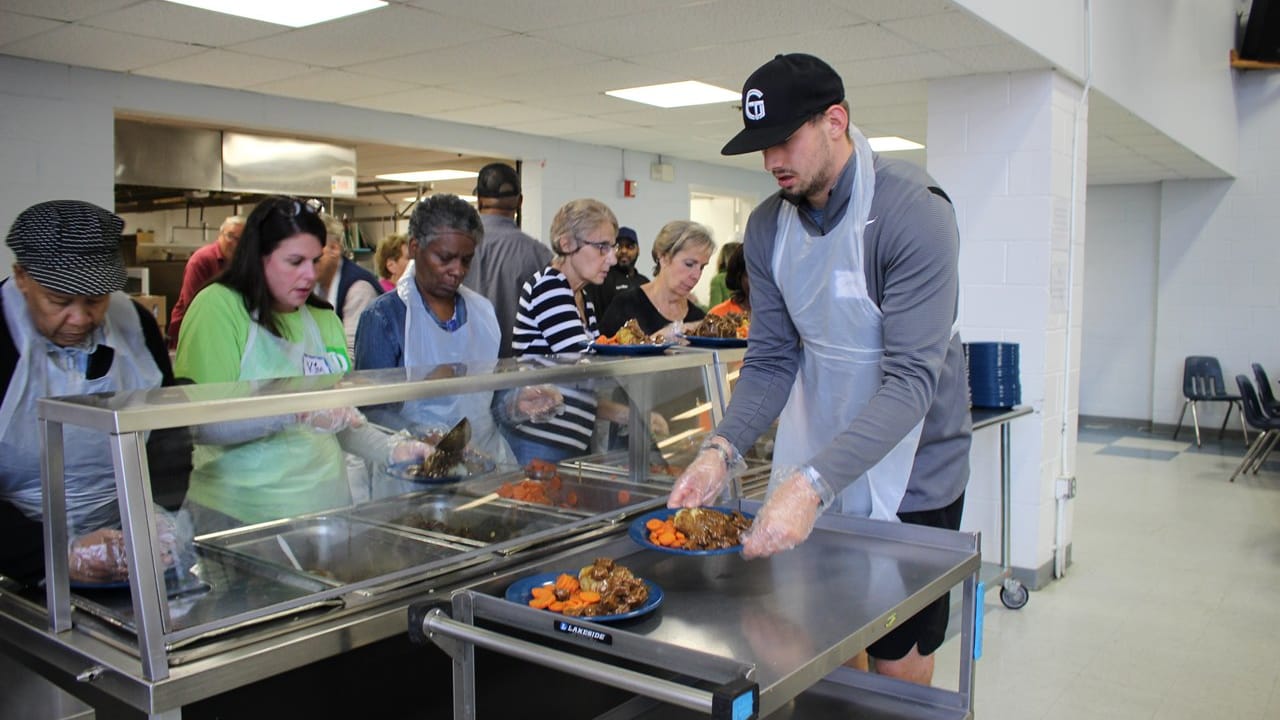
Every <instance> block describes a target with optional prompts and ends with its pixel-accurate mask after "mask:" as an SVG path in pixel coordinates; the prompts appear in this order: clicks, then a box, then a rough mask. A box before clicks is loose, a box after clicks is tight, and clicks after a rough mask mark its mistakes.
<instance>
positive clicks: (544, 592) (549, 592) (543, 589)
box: [529, 585, 555, 597]
mask: <svg viewBox="0 0 1280 720" xmlns="http://www.w3.org/2000/svg"><path fill="white" fill-rule="evenodd" d="M529 594H530V595H533V596H534V597H552V596H554V595H555V590H554V589H553V588H552V587H551V586H550V585H539V586H538V587H536V588H534V589H532V590H530V591H529Z"/></svg>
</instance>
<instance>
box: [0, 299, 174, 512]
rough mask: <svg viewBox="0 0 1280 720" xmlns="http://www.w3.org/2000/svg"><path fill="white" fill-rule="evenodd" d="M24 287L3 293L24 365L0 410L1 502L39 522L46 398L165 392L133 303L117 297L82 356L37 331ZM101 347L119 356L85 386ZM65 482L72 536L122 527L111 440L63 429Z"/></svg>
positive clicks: (101, 434)
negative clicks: (42, 403)
mask: <svg viewBox="0 0 1280 720" xmlns="http://www.w3.org/2000/svg"><path fill="white" fill-rule="evenodd" d="M16 286H17V283H15V282H13V281H9V282H6V283H4V284H3V285H0V292H2V293H3V295H4V313H5V320H6V321H7V322H8V324H9V332H10V334H11V335H12V336H13V340H14V345H15V346H16V347H17V348H18V352H19V357H18V363H17V366H16V367H15V368H14V371H13V376H12V378H11V379H10V381H9V390H8V393H7V394H6V395H5V398H4V402H3V404H0V497H3V498H4V499H6V500H9V501H10V502H12V503H13V504H14V505H15V506H16V507H18V508H19V509H20V510H22V512H23V514H24V515H26V516H27V517H29V518H31V519H32V520H40V519H41V518H42V517H43V514H44V508H43V505H42V497H43V485H42V484H41V481H40V459H41V455H42V453H43V452H44V448H42V447H41V444H40V430H39V423H38V422H37V421H36V401H37V400H39V399H40V398H45V397H58V396H62V395H84V394H88V393H99V392H115V391H120V390H142V389H148V388H156V387H160V383H161V380H162V376H161V373H160V368H159V367H158V366H156V363H155V360H154V359H153V358H152V356H151V352H150V351H149V350H148V349H147V345H146V340H145V338H144V336H143V333H142V324H141V323H140V322H139V320H138V312H137V310H136V309H135V307H134V304H133V301H132V300H130V299H129V297H128V296H127V295H125V294H124V293H112V294H111V296H110V299H109V300H108V305H107V313H106V316H105V317H104V319H103V323H102V326H101V327H99V328H98V329H97V330H96V331H95V332H94V338H93V342H91V343H90V344H89V345H88V346H86V347H82V348H64V347H59V346H57V345H55V344H54V343H52V342H50V341H49V340H48V339H47V338H45V337H44V336H43V335H41V334H40V333H39V331H38V330H36V328H35V326H34V324H33V323H32V322H31V316H30V313H29V312H28V310H27V304H26V301H25V299H24V298H23V296H22V293H21V292H20V291H19V290H18V289H17V287H16ZM98 345H106V346H109V347H111V348H112V349H113V350H114V351H115V352H114V354H113V356H112V361H111V367H110V368H108V369H107V372H106V374H104V375H103V376H102V377H100V378H94V379H93V380H89V379H86V378H85V371H86V369H87V367H88V359H89V356H90V355H91V354H92V352H93V350H94V349H95V347H96V346H98ZM62 432H63V443H62V452H63V477H64V479H65V485H66V495H67V519H68V528H69V530H70V532H71V534H72V536H73V537H74V536H76V535H80V534H83V533H86V532H89V531H91V530H96V529H98V528H102V527H109V526H116V525H119V522H120V515H119V509H118V507H117V506H116V482H115V468H114V466H113V465H112V461H111V446H110V441H109V440H110V436H109V435H108V434H107V433H104V432H99V431H91V430H88V429H85V428H80V427H77V426H75V425H64V426H63V430H62Z"/></svg>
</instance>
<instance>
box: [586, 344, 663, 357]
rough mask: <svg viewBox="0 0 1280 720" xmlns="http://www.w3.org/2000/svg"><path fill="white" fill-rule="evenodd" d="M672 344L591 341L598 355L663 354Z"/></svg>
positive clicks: (592, 347)
mask: <svg viewBox="0 0 1280 720" xmlns="http://www.w3.org/2000/svg"><path fill="white" fill-rule="evenodd" d="M672 345H673V343H662V344H660V345H652V344H644V345H601V344H600V343H591V349H592V350H595V351H596V354H597V355H661V354H662V353H664V352H666V351H667V348H669V347H671V346H672Z"/></svg>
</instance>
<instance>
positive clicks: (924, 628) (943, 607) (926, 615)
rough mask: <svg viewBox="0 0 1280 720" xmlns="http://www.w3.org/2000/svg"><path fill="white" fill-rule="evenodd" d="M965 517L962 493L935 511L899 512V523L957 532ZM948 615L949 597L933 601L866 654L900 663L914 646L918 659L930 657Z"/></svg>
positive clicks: (945, 624) (881, 639)
mask: <svg viewBox="0 0 1280 720" xmlns="http://www.w3.org/2000/svg"><path fill="white" fill-rule="evenodd" d="M963 513H964V493H960V497H958V498H956V500H955V502H953V503H951V504H950V505H948V506H946V507H944V508H941V509H938V510H921V511H919V512H900V513H898V519H899V520H901V521H902V522H904V523H907V524H908V525H927V526H929V527H936V528H946V529H947V530H959V529H960V516H961V515H962V514H963ZM950 615H951V596H950V594H947V595H943V596H942V597H940V598H938V599H937V600H934V601H933V602H932V603H930V604H929V605H927V606H925V608H924V609H923V610H921V611H920V612H918V613H916V614H915V615H913V616H912V617H911V619H909V620H907V621H906V622H904V623H902V624H901V625H899V626H898V629H897V630H894V631H893V632H891V633H889V634H888V635H885V636H884V637H882V638H880V639H879V640H877V641H875V642H874V643H872V644H871V647H868V648H867V654H868V655H870V656H871V657H873V658H878V659H880V660H901V659H902V658H904V657H906V655H907V653H908V652H910V651H911V647H912V646H913V645H914V646H917V647H919V649H920V654H921V655H932V654H933V652H934V651H935V650H937V649H938V647H939V646H941V645H942V641H943V639H945V637H946V634H947V618H948V617H949V616H950Z"/></svg>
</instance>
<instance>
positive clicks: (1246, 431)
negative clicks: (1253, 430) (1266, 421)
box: [1236, 405, 1261, 445]
mask: <svg viewBox="0 0 1280 720" xmlns="http://www.w3.org/2000/svg"><path fill="white" fill-rule="evenodd" d="M1236 415H1238V416H1239V417H1240V432H1242V433H1244V444H1245V445H1248V444H1249V426H1248V425H1246V424H1245V422H1244V405H1241V406H1240V408H1239V412H1237V413H1236ZM1259 432H1261V431H1259Z"/></svg>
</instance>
